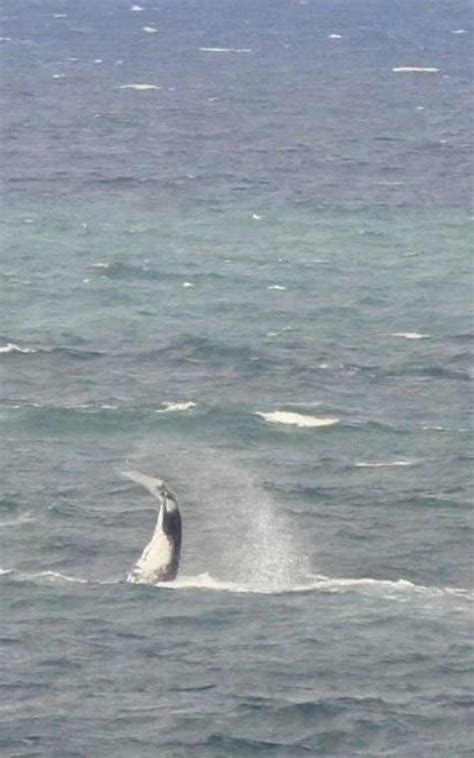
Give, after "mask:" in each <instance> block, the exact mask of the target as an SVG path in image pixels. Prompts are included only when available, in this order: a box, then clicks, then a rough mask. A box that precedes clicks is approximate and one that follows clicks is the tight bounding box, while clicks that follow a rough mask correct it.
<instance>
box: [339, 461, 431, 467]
mask: <svg viewBox="0 0 474 758" xmlns="http://www.w3.org/2000/svg"><path fill="white" fill-rule="evenodd" d="M416 463H417V462H416V461H358V462H357V463H354V466H356V468H390V467H392V466H415V465H416Z"/></svg>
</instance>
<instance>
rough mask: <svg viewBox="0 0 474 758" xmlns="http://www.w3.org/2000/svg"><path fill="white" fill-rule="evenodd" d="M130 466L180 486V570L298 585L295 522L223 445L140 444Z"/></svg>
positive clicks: (264, 584)
mask: <svg viewBox="0 0 474 758" xmlns="http://www.w3.org/2000/svg"><path fill="white" fill-rule="evenodd" d="M152 461H155V462H154V463H153V462H152ZM156 461H159V466H157V464H156ZM127 465H131V466H132V467H137V468H141V470H145V471H150V472H152V471H155V472H156V474H157V475H158V474H159V475H160V476H163V477H165V479H166V481H169V482H170V484H171V486H172V487H173V489H174V491H175V492H177V494H178V500H179V503H180V508H181V513H182V518H183V557H182V564H181V572H183V571H184V572H185V573H189V574H197V575H199V574H202V573H203V572H209V574H211V575H212V576H218V577H220V578H221V579H222V581H224V582H226V581H232V582H236V583H237V584H238V585H240V586H245V587H250V588H254V589H258V590H265V589H267V590H269V591H276V590H278V589H279V588H284V587H289V586H292V585H296V584H299V583H301V581H302V580H303V577H304V576H307V574H308V565H307V563H308V562H307V559H306V557H305V554H304V549H303V547H302V540H301V539H300V537H301V535H298V532H297V531H296V530H295V525H294V524H293V523H289V521H288V519H287V518H286V516H285V514H284V513H283V512H282V509H281V506H280V505H279V504H278V503H277V502H275V501H274V500H273V498H272V497H271V496H270V494H269V493H267V492H266V491H265V490H264V489H263V486H262V484H261V483H260V481H259V479H258V475H257V474H252V472H249V471H248V469H247V468H245V467H244V466H243V465H241V464H239V463H238V462H236V461H235V459H233V458H232V459H231V458H230V456H229V455H228V454H227V453H226V452H225V451H222V450H215V449H211V448H208V447H206V448H204V447H202V448H197V449H196V448H193V450H192V451H190V450H189V448H187V449H186V450H184V449H183V448H182V446H181V445H179V446H178V445H174V444H169V445H167V446H166V449H163V448H161V447H160V448H159V449H156V450H151V449H150V447H149V446H147V448H146V450H145V449H144V447H143V446H141V447H140V449H139V450H137V451H136V452H135V454H134V455H133V456H131V457H130V458H129V460H128V461H127Z"/></svg>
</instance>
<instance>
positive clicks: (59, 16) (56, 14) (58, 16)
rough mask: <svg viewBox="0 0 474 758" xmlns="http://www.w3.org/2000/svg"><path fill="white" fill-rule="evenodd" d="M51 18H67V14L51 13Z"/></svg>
mask: <svg viewBox="0 0 474 758" xmlns="http://www.w3.org/2000/svg"><path fill="white" fill-rule="evenodd" d="M53 18H67V13H53Z"/></svg>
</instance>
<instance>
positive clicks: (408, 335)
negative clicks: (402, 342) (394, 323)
mask: <svg viewBox="0 0 474 758" xmlns="http://www.w3.org/2000/svg"><path fill="white" fill-rule="evenodd" d="M390 337H403V338H404V339H406V340H427V339H429V338H430V335H429V334H420V333H419V332H392V333H391V334H390Z"/></svg>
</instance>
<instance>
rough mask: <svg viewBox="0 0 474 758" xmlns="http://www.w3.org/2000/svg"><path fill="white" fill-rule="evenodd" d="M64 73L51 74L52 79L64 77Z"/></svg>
mask: <svg viewBox="0 0 474 758" xmlns="http://www.w3.org/2000/svg"><path fill="white" fill-rule="evenodd" d="M65 78H66V74H53V79H65Z"/></svg>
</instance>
